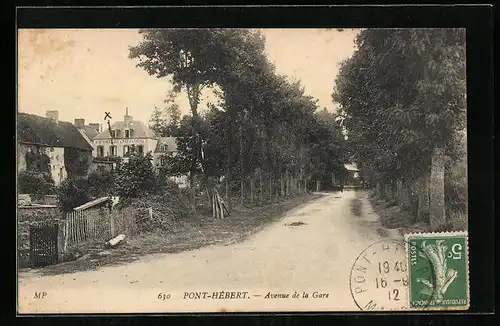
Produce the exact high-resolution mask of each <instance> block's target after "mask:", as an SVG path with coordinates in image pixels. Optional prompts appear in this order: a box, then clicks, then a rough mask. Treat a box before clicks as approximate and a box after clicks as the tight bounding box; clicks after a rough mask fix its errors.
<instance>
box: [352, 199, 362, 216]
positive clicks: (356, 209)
mask: <svg viewBox="0 0 500 326" xmlns="http://www.w3.org/2000/svg"><path fill="white" fill-rule="evenodd" d="M362 209H363V203H362V202H361V199H359V198H354V199H352V200H351V212H352V214H353V215H354V216H361V213H362Z"/></svg>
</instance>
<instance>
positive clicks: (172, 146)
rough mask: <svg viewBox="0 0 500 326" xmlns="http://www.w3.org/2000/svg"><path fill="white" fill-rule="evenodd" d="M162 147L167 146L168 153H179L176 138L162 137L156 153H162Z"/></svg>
mask: <svg viewBox="0 0 500 326" xmlns="http://www.w3.org/2000/svg"><path fill="white" fill-rule="evenodd" d="M161 145H167V152H176V151H177V142H176V138H175V137H160V138H159V139H158V143H157V144H156V148H155V153H161V152H162V151H161V150H160V146H161Z"/></svg>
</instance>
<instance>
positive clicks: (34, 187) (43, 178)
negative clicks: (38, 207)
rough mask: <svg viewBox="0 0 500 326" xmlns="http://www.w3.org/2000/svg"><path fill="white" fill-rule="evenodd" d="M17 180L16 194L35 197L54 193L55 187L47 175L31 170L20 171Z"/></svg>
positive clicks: (50, 177)
mask: <svg viewBox="0 0 500 326" xmlns="http://www.w3.org/2000/svg"><path fill="white" fill-rule="evenodd" d="M17 178H18V183H17V187H18V192H19V193H20V194H32V195H35V196H42V195H49V194H53V193H54V192H55V185H54V180H53V179H52V176H51V175H50V174H49V173H42V172H37V171H31V170H24V171H20V172H19V173H18V175H17Z"/></svg>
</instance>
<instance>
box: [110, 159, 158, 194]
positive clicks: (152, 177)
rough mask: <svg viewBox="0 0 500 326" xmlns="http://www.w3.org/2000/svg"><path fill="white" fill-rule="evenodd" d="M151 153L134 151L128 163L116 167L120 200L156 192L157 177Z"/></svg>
mask: <svg viewBox="0 0 500 326" xmlns="http://www.w3.org/2000/svg"><path fill="white" fill-rule="evenodd" d="M151 160H152V157H151V154H149V153H148V154H147V155H145V156H144V155H141V154H138V153H133V154H132V155H131V156H130V159H129V161H128V162H127V163H124V164H122V165H121V166H120V167H117V169H116V192H117V194H118V196H120V200H122V199H124V200H127V199H128V198H138V197H142V196H144V195H146V194H151V193H155V192H156V188H157V178H156V174H155V172H154V170H153V165H152V164H151Z"/></svg>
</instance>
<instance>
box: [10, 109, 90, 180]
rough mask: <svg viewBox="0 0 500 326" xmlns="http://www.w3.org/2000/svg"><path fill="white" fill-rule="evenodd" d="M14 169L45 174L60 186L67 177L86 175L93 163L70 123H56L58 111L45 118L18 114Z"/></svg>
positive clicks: (83, 140) (83, 142) (49, 113)
mask: <svg viewBox="0 0 500 326" xmlns="http://www.w3.org/2000/svg"><path fill="white" fill-rule="evenodd" d="M17 128H18V129H17V164H18V166H17V170H18V172H20V171H23V170H32V171H39V172H46V173H49V174H50V175H51V176H52V179H53V180H54V183H55V184H56V185H59V184H60V183H61V182H62V181H63V180H65V179H66V178H67V177H68V174H75V175H85V174H87V172H88V167H89V166H90V164H91V162H92V146H91V145H90V144H89V142H88V141H87V140H86V139H85V138H84V137H83V135H82V134H81V133H80V132H79V130H78V129H77V128H76V127H75V126H74V125H73V124H72V123H70V122H65V121H59V119H58V112H57V111H47V116H46V117H45V118H44V117H40V116H37V115H33V114H27V113H19V114H18V118H17Z"/></svg>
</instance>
